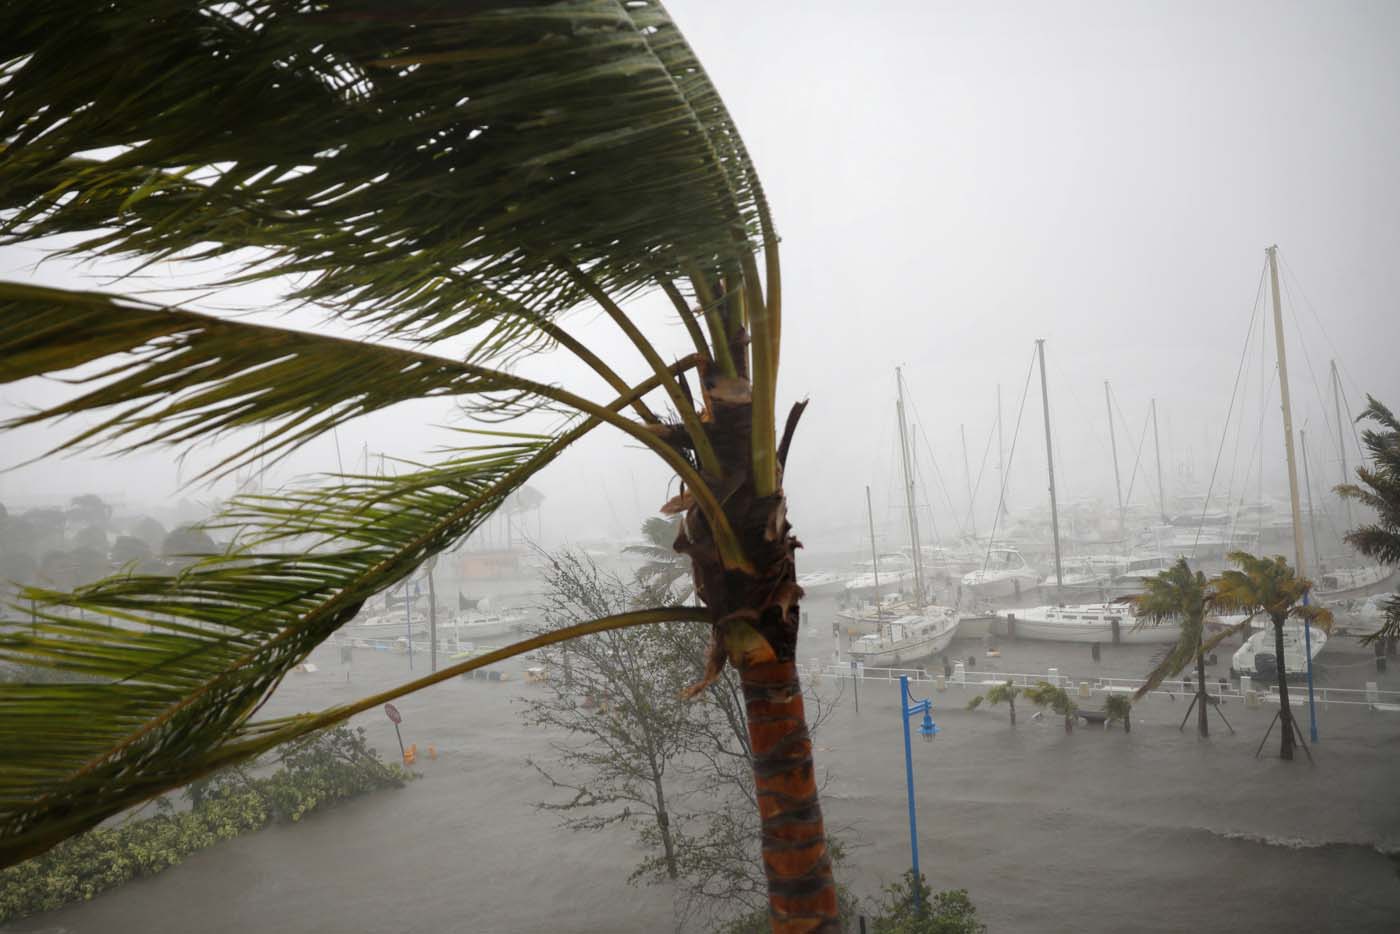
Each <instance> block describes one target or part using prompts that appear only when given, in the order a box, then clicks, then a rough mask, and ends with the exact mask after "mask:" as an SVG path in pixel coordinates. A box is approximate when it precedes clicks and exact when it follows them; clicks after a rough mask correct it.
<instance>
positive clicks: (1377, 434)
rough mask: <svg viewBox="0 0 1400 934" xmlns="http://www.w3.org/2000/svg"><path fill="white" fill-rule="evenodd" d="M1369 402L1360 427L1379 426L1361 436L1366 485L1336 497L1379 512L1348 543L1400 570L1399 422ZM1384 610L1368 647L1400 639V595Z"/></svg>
mask: <svg viewBox="0 0 1400 934" xmlns="http://www.w3.org/2000/svg"><path fill="white" fill-rule="evenodd" d="M1366 402H1367V405H1366V409H1365V410H1364V411H1363V412H1362V413H1361V418H1359V419H1358V421H1363V420H1366V421H1372V422H1375V423H1376V425H1377V426H1378V427H1376V428H1367V429H1366V430H1365V431H1363V432H1362V433H1361V440H1362V442H1363V443H1364V444H1365V445H1366V450H1367V451H1369V452H1370V455H1371V465H1370V466H1369V467H1368V466H1366V465H1365V464H1362V465H1360V466H1358V467H1357V468H1356V477H1357V479H1358V480H1360V481H1361V482H1360V483H1346V484H1343V485H1341V486H1339V487H1337V493H1338V494H1340V495H1341V496H1344V497H1346V498H1348V499H1352V500H1355V501H1357V502H1359V503H1362V504H1363V505H1366V506H1369V507H1371V508H1372V509H1374V510H1375V511H1376V520H1375V521H1374V522H1369V523H1366V524H1365V525H1360V526H1357V527H1356V528H1354V529H1352V530H1351V531H1349V532H1347V535H1346V541H1347V544H1348V545H1351V546H1352V547H1353V548H1355V549H1356V550H1357V551H1359V552H1361V553H1362V554H1363V555H1366V556H1367V557H1370V558H1374V559H1375V560H1377V561H1379V562H1381V563H1382V564H1390V565H1400V419H1396V417H1395V415H1394V414H1393V413H1392V412H1391V411H1390V409H1388V408H1386V407H1385V406H1384V405H1381V404H1380V403H1379V402H1377V401H1376V400H1375V398H1373V397H1371V396H1367V397H1366ZM1383 608H1384V611H1385V624H1384V625H1383V626H1382V627H1381V628H1380V629H1379V630H1378V631H1376V632H1373V633H1371V634H1370V635H1369V636H1367V637H1366V639H1365V641H1367V642H1370V641H1373V640H1375V639H1379V638H1382V637H1385V638H1395V637H1396V636H1400V594H1391V595H1390V596H1389V597H1387V598H1386V600H1385V602H1384V604H1383Z"/></svg>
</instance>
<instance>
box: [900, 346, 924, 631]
mask: <svg viewBox="0 0 1400 934" xmlns="http://www.w3.org/2000/svg"><path fill="white" fill-rule="evenodd" d="M894 379H895V384H896V385H897V386H898V388H899V398H898V400H896V402H895V413H896V414H897V415H898V416H899V453H900V462H901V463H902V464H903V466H904V501H905V507H906V508H907V510H908V513H909V544H910V545H911V546H913V549H914V554H913V558H914V600H915V601H916V602H915V606H916V607H921V606H923V605H924V603H925V600H924V556H923V549H922V548H921V547H919V514H918V512H917V510H915V508H914V471H913V470H912V469H911V468H910V466H909V432H908V429H907V427H906V426H905V423H904V374H903V373H901V372H900V369H899V367H895V370H894Z"/></svg>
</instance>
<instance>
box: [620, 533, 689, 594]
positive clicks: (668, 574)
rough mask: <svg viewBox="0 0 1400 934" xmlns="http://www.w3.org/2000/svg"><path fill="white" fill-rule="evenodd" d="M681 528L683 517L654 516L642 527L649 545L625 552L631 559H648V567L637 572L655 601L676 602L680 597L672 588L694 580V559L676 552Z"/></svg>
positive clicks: (630, 547) (626, 549) (638, 546)
mask: <svg viewBox="0 0 1400 934" xmlns="http://www.w3.org/2000/svg"><path fill="white" fill-rule="evenodd" d="M680 527H681V519H680V516H673V517H670V518H666V517H663V516H651V517H650V518H648V519H647V520H646V521H645V522H643V523H642V537H643V538H645V539H646V544H645V545H628V546H627V547H626V548H624V549H623V551H625V552H626V553H627V554H629V555H637V556H639V557H642V558H646V563H644V564H643V565H642V566H641V567H639V568H637V583H639V584H641V585H642V588H643V590H644V592H645V593H646V594H648V595H649V596H650V598H651V599H652V600H653V601H656V600H665V599H667V598H674V597H675V596H677V595H676V594H675V593H674V592H673V591H672V587H674V586H675V584H676V583H677V582H678V581H682V580H686V579H688V578H689V577H690V573H691V568H690V559H689V558H687V557H686V556H685V555H683V554H679V553H677V552H676V549H675V543H676V535H677V533H678V532H679V531H680Z"/></svg>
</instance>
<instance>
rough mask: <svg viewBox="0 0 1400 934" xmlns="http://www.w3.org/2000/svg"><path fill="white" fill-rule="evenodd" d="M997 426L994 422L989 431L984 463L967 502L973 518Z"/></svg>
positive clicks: (968, 513)
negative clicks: (973, 506)
mask: <svg viewBox="0 0 1400 934" xmlns="http://www.w3.org/2000/svg"><path fill="white" fill-rule="evenodd" d="M996 431H997V426H996V423H995V422H993V423H992V427H991V429H990V430H989V431H988V432H987V446H986V447H984V448H983V449H982V463H981V465H980V466H979V467H978V468H977V482H976V483H975V484H973V486H972V499H971V500H969V501H968V504H967V515H968V519H969V520H971V519H972V504H973V503H975V502H977V494H978V492H979V491H980V490H981V489H982V476H983V475H984V474H985V473H986V472H987V456H988V455H989V454H990V453H991V451H992V438H994V437H996Z"/></svg>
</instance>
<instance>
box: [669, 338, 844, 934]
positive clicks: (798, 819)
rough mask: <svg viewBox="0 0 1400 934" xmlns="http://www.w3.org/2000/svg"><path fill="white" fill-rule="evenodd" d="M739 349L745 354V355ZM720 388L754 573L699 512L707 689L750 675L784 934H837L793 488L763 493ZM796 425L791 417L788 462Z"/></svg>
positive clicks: (696, 530) (773, 905)
mask: <svg viewBox="0 0 1400 934" xmlns="http://www.w3.org/2000/svg"><path fill="white" fill-rule="evenodd" d="M739 350H740V352H739V353H738V354H736V356H742V346H741V347H740V348H739ZM746 375H747V374H744V373H741V374H740V376H741V377H743V376H746ZM710 386H711V384H710V383H709V382H707V383H706V384H705V387H706V396H707V398H708V402H709V404H710V407H711V414H712V421H711V427H710V437H711V440H712V441H713V443H714V447H715V450H716V452H717V453H718V454H719V457H720V460H721V462H722V463H723V464H724V465H725V466H726V469H727V473H729V475H731V476H734V477H744V478H745V479H744V480H743V481H741V482H738V483H735V484H734V487H733V492H732V493H730V494H728V496H727V497H726V498H725V503H724V511H725V514H726V515H727V516H728V518H729V521H730V524H731V526H732V527H733V529H734V530H735V532H736V533H738V536H739V539H740V543H741V545H742V547H743V552H744V554H745V556H746V557H747V558H748V560H749V561H750V562H751V564H752V568H751V569H746V570H740V569H733V568H726V567H725V566H724V565H723V563H722V561H721V560H720V556H719V552H718V549H717V547H716V545H715V542H714V539H713V537H712V535H711V532H710V527H709V522H708V521H707V520H706V518H705V516H704V514H703V513H702V512H701V511H700V509H699V507H698V506H696V505H693V504H692V505H691V506H690V508H689V509H687V511H686V518H685V522H683V523H682V524H681V527H680V529H679V530H678V533H677V536H676V542H675V546H674V547H675V549H676V551H677V552H679V553H681V554H684V555H687V556H688V557H689V558H690V559H691V563H692V568H693V576H694V580H695V589H696V593H697V595H698V596H699V597H700V599H701V600H702V601H704V603H705V605H706V606H708V607H709V608H710V610H711V612H712V613H714V619H715V632H714V638H713V640H712V642H711V646H710V658H709V660H708V662H707V664H706V669H705V671H706V675H705V679H704V681H702V682H701V685H704V684H708V683H711V682H713V680H714V679H715V678H716V677H718V675H719V672H720V670H721V669H722V668H723V666H724V665H725V664H726V663H727V664H730V665H733V666H734V668H735V670H736V671H738V673H739V681H740V684H741V686H742V687H743V692H744V707H745V712H746V714H747V719H748V732H749V748H750V751H751V753H752V757H753V776H754V790H755V792H756V797H757V799H758V814H759V822H760V827H761V831H762V855H763V870H764V873H765V875H766V877H767V880H768V909H769V917H770V919H771V921H772V925H773V931H774V934H838V932H840V931H841V921H840V916H839V914H838V911H837V902H836V880H835V878H834V877H833V875H832V871H831V854H830V852H829V851H828V849H827V841H826V827H825V825H824V824H823V822H822V809H821V801H820V799H819V797H818V793H817V780H816V768H815V766H814V765H813V764H812V739H811V735H810V734H809V733H808V732H807V718H806V714H805V711H804V708H803V702H802V685H801V683H800V682H799V680H798V675H797V633H798V626H799V624H800V623H801V619H802V614H801V610H800V609H799V606H798V603H799V601H800V600H801V598H802V588H801V587H799V586H798V585H797V563H796V561H795V555H796V551H797V549H798V548H799V547H801V544H800V543H799V542H798V540H797V538H796V537H795V536H794V535H793V534H792V525H791V523H789V522H788V517H787V501H786V499H785V497H784V496H783V493H782V490H781V489H779V490H776V491H775V492H773V493H771V494H767V495H759V494H758V493H757V491H756V490H755V489H754V485H753V482H752V475H751V473H750V472H749V465H750V431H751V412H750V410H749V408H748V406H747V405H744V404H735V403H734V401H733V400H732V399H730V398H726V397H724V396H721V395H718V394H712V393H711V392H710V391H709V389H710ZM796 411H797V414H800V409H798V410H796ZM794 427H795V422H794V421H793V420H792V419H791V418H790V419H789V422H788V426H787V431H785V433H784V438H783V442H782V444H781V445H779V449H778V461H779V464H782V463H783V462H784V461H785V460H786V448H787V443H788V441H789V440H790V437H791V434H790V433H791V431H792V429H793V428H794ZM701 685H697V688H699V687H700V686H701Z"/></svg>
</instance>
